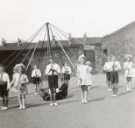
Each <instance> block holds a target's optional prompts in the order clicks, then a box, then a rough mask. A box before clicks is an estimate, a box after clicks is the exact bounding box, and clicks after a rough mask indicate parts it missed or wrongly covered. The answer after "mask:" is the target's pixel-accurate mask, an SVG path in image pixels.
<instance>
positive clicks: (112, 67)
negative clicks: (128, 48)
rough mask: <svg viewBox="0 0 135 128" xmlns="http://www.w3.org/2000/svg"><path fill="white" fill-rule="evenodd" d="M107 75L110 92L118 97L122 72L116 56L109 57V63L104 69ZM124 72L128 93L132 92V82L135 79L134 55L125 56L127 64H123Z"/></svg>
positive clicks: (106, 63)
mask: <svg viewBox="0 0 135 128" xmlns="http://www.w3.org/2000/svg"><path fill="white" fill-rule="evenodd" d="M103 70H104V72H105V73H106V82H107V85H108V90H109V91H112V92H113V95H112V96H117V95H118V88H119V87H118V84H119V72H120V71H121V70H122V67H121V64H120V62H119V61H118V60H117V59H116V57H115V56H109V57H108V58H107V62H105V64H104V67H103ZM123 70H124V74H125V79H126V91H131V81H132V78H133V77H135V70H134V65H133V62H132V55H126V56H125V62H124V63H123Z"/></svg>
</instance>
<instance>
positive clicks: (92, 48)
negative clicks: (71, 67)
mask: <svg viewBox="0 0 135 128" xmlns="http://www.w3.org/2000/svg"><path fill="white" fill-rule="evenodd" d="M59 42H61V44H62V46H63V48H64V49H65V51H66V52H67V54H68V55H69V57H70V58H71V61H72V62H73V63H74V64H76V63H77V59H78V56H79V55H80V54H81V53H82V52H83V53H84V54H85V55H86V57H87V58H88V59H89V60H90V61H91V62H92V64H93V67H94V69H95V71H99V69H101V65H102V49H101V46H102V44H101V38H89V37H85V38H70V41H67V40H61V41H59ZM36 45H37V43H28V42H25V43H6V44H4V45H3V46H1V47H0V62H1V64H3V65H5V66H6V68H7V70H8V72H10V74H11V73H12V69H13V67H14V65H15V64H16V63H21V62H22V63H24V64H25V65H27V64H28V62H29V60H30V59H31V63H30V67H29V73H30V70H31V67H32V65H34V64H36V65H38V66H39V68H40V69H41V70H42V71H44V68H45V66H46V65H47V64H48V60H49V54H48V48H49V47H48V43H47V42H46V41H45V42H44V41H39V42H38V45H37V48H36V50H35V53H34V56H33V57H31V56H32V54H33V51H34V48H35V46H36ZM52 50H53V56H54V58H55V61H56V62H57V63H59V64H60V65H61V66H62V65H63V64H64V62H65V61H68V60H67V58H66V57H65V54H64V53H63V51H62V50H61V48H60V47H59V45H58V42H57V41H55V42H52Z"/></svg>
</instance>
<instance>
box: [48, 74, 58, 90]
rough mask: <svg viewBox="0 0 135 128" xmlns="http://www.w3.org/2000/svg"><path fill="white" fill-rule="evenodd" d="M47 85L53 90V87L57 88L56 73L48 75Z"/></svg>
mask: <svg viewBox="0 0 135 128" xmlns="http://www.w3.org/2000/svg"><path fill="white" fill-rule="evenodd" d="M48 85H49V89H50V90H51V91H55V89H56V88H58V76H57V75H50V76H48Z"/></svg>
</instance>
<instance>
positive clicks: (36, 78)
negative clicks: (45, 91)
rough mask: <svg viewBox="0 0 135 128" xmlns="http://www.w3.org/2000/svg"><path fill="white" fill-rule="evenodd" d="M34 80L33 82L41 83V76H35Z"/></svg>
mask: <svg viewBox="0 0 135 128" xmlns="http://www.w3.org/2000/svg"><path fill="white" fill-rule="evenodd" d="M32 82H33V84H40V82H41V78H40V77H33V78H32Z"/></svg>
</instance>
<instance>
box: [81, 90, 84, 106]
mask: <svg viewBox="0 0 135 128" xmlns="http://www.w3.org/2000/svg"><path fill="white" fill-rule="evenodd" d="M81 103H84V90H83V89H82V87H81Z"/></svg>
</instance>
